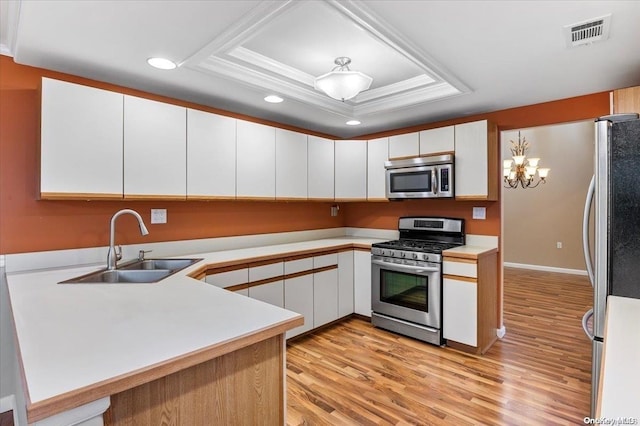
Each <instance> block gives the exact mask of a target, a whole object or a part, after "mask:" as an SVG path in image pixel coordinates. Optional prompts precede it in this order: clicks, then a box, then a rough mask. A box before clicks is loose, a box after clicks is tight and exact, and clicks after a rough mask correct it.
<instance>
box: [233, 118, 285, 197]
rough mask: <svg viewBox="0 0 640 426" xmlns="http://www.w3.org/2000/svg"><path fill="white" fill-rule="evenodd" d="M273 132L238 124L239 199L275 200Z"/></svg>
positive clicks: (274, 140) (237, 194) (250, 124)
mask: <svg viewBox="0 0 640 426" xmlns="http://www.w3.org/2000/svg"><path fill="white" fill-rule="evenodd" d="M275 135H276V131H275V129H274V128H273V127H269V126H264V125H262V124H256V123H251V122H248V121H243V120H238V122H237V141H236V142H237V150H238V151H237V153H238V154H237V155H238V159H237V164H238V166H237V170H236V173H237V175H236V182H237V193H236V196H237V197H238V198H267V199H274V198H275V196H276V136H275Z"/></svg>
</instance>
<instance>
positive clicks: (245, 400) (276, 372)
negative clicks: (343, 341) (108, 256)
mask: <svg viewBox="0 0 640 426" xmlns="http://www.w3.org/2000/svg"><path fill="white" fill-rule="evenodd" d="M374 241H376V240H374V239H367V238H335V239H324V240H316V241H308V242H298V243H290V244H280V245H273V246H264V247H256V248H245V249H237V250H229V251H218V252H212V253H204V254H198V255H194V256H190V257H199V258H203V260H202V261H200V262H198V263H196V264H194V265H192V266H190V267H189V268H187V269H184V270H182V271H180V272H179V273H177V274H175V275H173V276H170V277H168V278H166V279H164V280H162V281H160V282H158V283H152V284H106V285H104V284H64V285H61V284H57V283H58V282H60V281H64V280H67V279H69V278H72V277H76V276H79V275H83V274H86V273H89V272H92V271H95V270H96V269H97V267H96V266H84V267H76V268H65V269H48V270H42V271H36V272H27V273H14V274H8V277H7V278H8V283H9V293H10V300H11V306H12V310H13V312H14V320H15V327H16V335H17V342H18V347H19V352H20V358H21V359H20V363H21V367H22V374H23V382H24V383H25V385H26V389H25V395H27V396H28V399H29V400H28V401H27V403H26V405H27V407H26V408H27V415H28V420H29V422H30V423H32V422H37V421H40V420H43V419H48V418H50V417H51V416H56V415H60V414H61V413H63V414H64V413H65V412H69V411H70V410H71V411H73V409H75V408H76V407H80V406H82V405H83V404H90V403H92V402H94V401H98V400H101V399H103V400H106V404H105V405H106V406H108V407H109V408H107V409H106V412H105V413H104V421H105V424H124V423H126V422H130V421H140V422H142V423H147V424H158V423H160V419H171V422H180V423H182V424H189V423H194V422H195V423H198V419H205V418H206V419H207V422H214V423H215V424H229V423H230V422H231V421H230V419H233V422H239V423H246V424H251V423H255V422H256V421H257V419H260V422H265V423H268V424H283V423H284V419H285V406H286V399H285V381H284V380H285V334H284V333H285V332H286V331H287V330H289V329H292V328H294V327H296V326H300V325H302V323H303V317H302V316H301V315H299V314H296V313H294V312H291V311H288V310H285V309H281V308H279V307H276V306H272V305H270V304H266V303H262V302H260V301H258V300H255V299H252V298H250V297H244V296H241V295H239V294H236V293H234V292H231V291H227V290H224V289H221V288H218V287H216V286H213V285H207V284H205V283H203V282H202V281H198V280H195V279H193V278H191V276H200V275H202V272H201V271H205V270H207V268H209V267H215V266H216V265H221V264H225V263H226V264H228V263H233V262H238V261H241V260H242V259H254V260H255V259H269V258H272V257H274V256H283V255H285V256H286V255H294V254H295V255H300V253H313V252H314V251H322V250H327V249H336V248H347V247H351V248H352V247H356V246H357V247H362V248H363V249H364V248H366V247H369V246H370V245H371V243H372V242H374ZM109 402H110V404H109ZM109 405H110V406H109ZM105 408H106V407H103V409H102V410H104V409H105ZM99 414H100V415H101V414H102V413H99ZM136 419H137V420H136ZM184 422H186V423H184ZM233 422H231V423H233Z"/></svg>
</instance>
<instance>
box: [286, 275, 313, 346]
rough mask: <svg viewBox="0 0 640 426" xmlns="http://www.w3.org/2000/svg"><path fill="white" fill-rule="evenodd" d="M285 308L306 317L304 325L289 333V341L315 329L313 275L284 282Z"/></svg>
mask: <svg viewBox="0 0 640 426" xmlns="http://www.w3.org/2000/svg"><path fill="white" fill-rule="evenodd" d="M284 308H285V309H288V310H290V311H293V312H297V313H299V314H300V315H303V316H304V324H303V325H301V326H299V327H296V328H294V329H291V330H288V331H287V339H288V338H290V337H293V336H297V335H298V334H301V333H304V332H305V331H309V330H311V329H313V274H308V275H302V276H299V277H295V278H291V279H287V280H285V281H284Z"/></svg>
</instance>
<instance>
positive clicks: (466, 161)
mask: <svg viewBox="0 0 640 426" xmlns="http://www.w3.org/2000/svg"><path fill="white" fill-rule="evenodd" d="M490 127H491V128H490ZM490 127H489V123H488V122H487V121H486V120H483V121H475V122H472V123H464V124H457V125H456V126H455V176H456V178H455V195H456V199H463V200H465V199H467V200H497V196H498V186H497V185H498V174H499V170H498V168H497V161H498V157H497V155H498V153H497V130H496V129H495V126H494V125H492V126H490Z"/></svg>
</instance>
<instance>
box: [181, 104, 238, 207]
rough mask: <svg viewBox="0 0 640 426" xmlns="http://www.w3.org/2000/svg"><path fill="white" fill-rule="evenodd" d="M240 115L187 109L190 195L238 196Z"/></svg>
mask: <svg viewBox="0 0 640 426" xmlns="http://www.w3.org/2000/svg"><path fill="white" fill-rule="evenodd" d="M235 196H236V119H235V118H230V117H225V116H222V115H216V114H211V113H208V112H204V111H198V110H194V109H188V110H187V198H193V199H208V198H235Z"/></svg>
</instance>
